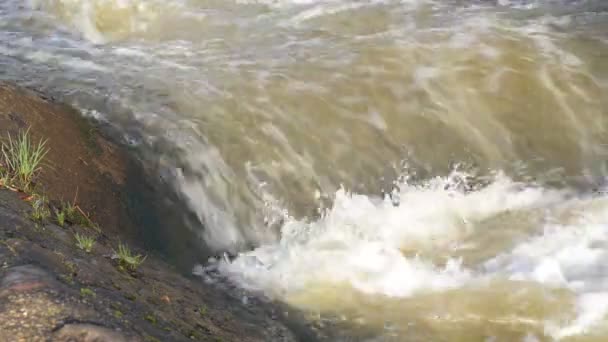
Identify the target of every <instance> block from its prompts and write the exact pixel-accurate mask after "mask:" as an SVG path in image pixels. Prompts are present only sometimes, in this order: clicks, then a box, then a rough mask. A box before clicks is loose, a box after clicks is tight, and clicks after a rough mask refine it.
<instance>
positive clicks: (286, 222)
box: [0, 0, 608, 342]
mask: <svg viewBox="0 0 608 342" xmlns="http://www.w3.org/2000/svg"><path fill="white" fill-rule="evenodd" d="M0 67H1V68H0V70H1V71H0V75H1V77H2V78H3V79H7V80H14V81H18V82H19V83H21V84H24V85H27V86H31V87H34V88H36V89H41V90H43V91H46V92H48V93H50V94H53V95H55V96H59V97H61V98H62V99H64V100H66V101H68V102H69V103H72V104H73V105H75V106H77V107H78V108H80V109H81V110H82V111H83V113H84V114H85V115H89V116H93V117H95V118H97V119H98V120H101V121H104V122H107V123H108V124H110V125H112V126H114V127H115V128H116V129H117V130H118V131H120V132H122V133H123V135H124V137H125V139H126V140H127V141H128V142H129V143H130V144H132V145H133V146H134V147H135V148H140V149H142V150H148V151H154V153H152V154H151V155H152V158H153V159H155V160H154V162H155V163H156V164H157V165H158V166H159V168H160V169H159V170H160V171H159V172H160V173H161V175H162V177H163V179H165V180H166V181H168V182H170V183H171V184H172V185H173V186H174V187H175V189H176V191H177V192H178V193H179V194H180V196H181V198H182V199H183V201H184V203H186V204H187V206H188V207H189V210H191V211H192V212H194V213H195V214H196V216H197V217H198V220H199V221H200V222H199V223H200V224H199V225H196V226H195V227H191V229H194V231H195V232H196V233H197V234H198V236H199V237H200V241H201V243H204V244H205V245H206V246H207V248H210V249H212V250H213V251H216V252H222V251H231V252H233V253H237V252H240V254H238V256H237V257H236V258H235V259H233V260H220V261H215V262H211V264H209V263H205V268H204V269H202V270H201V269H200V267H198V268H197V271H198V272H197V273H200V272H206V271H209V270H212V271H213V272H216V271H219V272H220V273H221V274H222V275H223V276H225V277H226V278H227V279H229V280H230V281H232V282H234V283H235V284H237V285H239V286H242V287H244V288H246V289H249V290H253V291H256V292H259V293H260V294H263V295H266V296H268V297H270V298H273V299H277V300H282V301H285V302H287V303H289V304H290V305H293V306H294V307H296V308H299V309H302V310H304V311H305V312H307V313H308V316H309V318H310V319H311V321H314V322H317V323H318V325H319V326H321V325H323V324H328V325H331V326H332V327H333V328H332V330H333V331H334V332H333V333H332V334H333V335H332V336H333V337H332V338H333V339H341V338H342V339H344V340H353V339H354V340H368V341H467V342H468V341H526V342H532V341H550V340H564V341H606V340H607V339H608V197H607V196H606V195H605V194H604V192H603V189H604V184H605V181H604V180H605V176H606V175H607V173H606V160H607V158H606V157H607V156H608V149H607V146H608V145H606V144H607V143H608V134H607V133H608V132H607V128H608V121H607V120H608V2H606V1H602V0H596V1H593V0H587V1H585V0H578V1H577V0H571V1H569V0H536V1H534V0H498V1H494V0H492V1H490V0H488V1H482V0H477V1H475V0H442V1H440V0H437V1H430V0H402V1H396V0H395V1H392V0H384V1H382V0H376V1H347V0H335V1H330V0H327V1H321V0H291V1H290V0H276V1H273V0H267V1H244V0H240V1H239V0H233V1H219V0H218V1H214V0H148V1H144V0H30V1H22V0H5V1H2V2H1V3H0ZM148 158H150V157H148ZM201 262H204V260H201Z"/></svg>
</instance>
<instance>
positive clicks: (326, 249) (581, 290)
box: [219, 174, 608, 339]
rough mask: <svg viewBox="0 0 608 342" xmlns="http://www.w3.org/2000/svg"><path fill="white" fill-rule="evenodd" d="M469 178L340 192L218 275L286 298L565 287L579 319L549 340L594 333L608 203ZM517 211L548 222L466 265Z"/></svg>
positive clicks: (603, 297)
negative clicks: (467, 183)
mask: <svg viewBox="0 0 608 342" xmlns="http://www.w3.org/2000/svg"><path fill="white" fill-rule="evenodd" d="M462 176H463V175H461V174H460V175H455V174H452V176H450V177H446V178H435V179H433V180H431V181H429V182H427V183H425V184H424V185H413V184H407V182H404V183H402V184H400V190H399V191H397V192H396V193H395V194H394V196H395V197H396V196H397V195H398V198H399V203H396V202H395V201H394V200H391V198H389V197H388V196H387V197H386V198H373V197H369V196H364V195H358V194H352V193H348V192H347V191H345V190H340V191H338V192H337V193H336V196H335V201H334V205H333V207H332V208H331V209H330V210H329V211H327V212H326V213H325V214H324V215H323V217H322V218H320V219H318V220H316V221H313V222H302V221H296V220H290V221H288V222H287V223H286V224H285V225H284V226H283V229H282V236H281V240H280V241H279V242H278V243H276V244H270V245H265V246H262V247H259V248H257V249H255V250H253V251H250V252H245V253H241V254H240V255H239V256H238V257H237V258H236V259H235V260H233V261H228V260H223V261H221V262H220V265H219V269H220V271H221V272H222V273H223V274H225V275H226V276H228V277H229V278H230V279H231V280H232V281H235V282H236V283H238V284H239V285H241V286H242V287H245V288H248V289H251V290H256V291H262V292H264V293H265V294H266V295H269V296H271V297H275V298H281V299H284V300H288V299H289V298H290V297H293V296H295V295H298V294H299V293H302V292H309V291H313V292H314V290H313V289H315V288H324V287H327V286H330V287H332V286H346V287H351V288H353V289H355V290H356V291H359V292H361V293H364V294H367V295H371V296H374V295H381V296H389V297H397V298H398V297H415V296H417V295H420V294H424V293H433V292H437V291H446V290H450V289H458V288H465V287H469V288H470V287H473V288H475V287H480V286H481V287H484V286H488V284H489V283H491V281H493V280H494V281H496V280H500V279H505V280H507V281H510V282H513V284H517V283H535V284H540V285H542V286H545V287H547V288H563V289H566V290H567V291H570V292H571V293H573V294H574V298H575V301H576V308H574V309H573V311H575V313H574V314H575V315H576V318H575V319H574V320H571V321H569V322H564V321H563V320H560V319H558V318H555V319H551V318H547V319H546V321H544V323H542V324H543V325H544V327H545V333H546V334H547V335H548V336H551V337H552V338H554V339H563V338H566V337H568V336H573V335H577V334H582V333H589V331H590V329H591V328H592V327H594V328H595V327H597V326H598V324H600V323H601V322H603V319H604V318H605V316H606V313H608V309H606V308H608V305H606V303H608V267H605V266H604V264H605V262H604V260H606V258H607V257H608V214H606V210H605V208H606V204H607V203H606V201H605V200H604V199H602V198H589V199H567V196H566V193H565V192H563V191H555V190H548V189H543V188H540V187H536V186H526V185H524V184H520V183H516V182H513V181H511V180H509V179H508V178H506V177H504V176H501V175H499V176H497V177H496V178H495V179H494V180H493V181H492V182H491V183H490V184H489V185H487V186H485V187H480V188H478V189H476V190H474V191H468V190H467V188H466V187H462V183H461V182H462V179H463V177H462ZM513 212H518V213H520V214H522V215H525V213H526V212H540V213H542V215H545V219H544V221H546V222H547V223H546V225H545V226H544V227H539V228H540V230H537V232H536V233H534V232H531V235H529V236H530V237H528V238H526V239H524V240H521V241H515V246H514V247H513V248H508V249H507V250H503V251H497V252H496V253H497V254H495V256H493V257H491V258H489V259H487V260H486V261H484V262H482V263H481V264H479V265H467V266H465V265H464V264H463V262H462V258H461V255H459V252H460V251H462V249H461V248H460V247H466V248H463V249H467V248H469V247H470V246H464V245H465V243H466V240H468V239H469V238H470V237H471V236H476V235H483V234H484V231H483V229H488V228H487V227H486V226H484V224H483V223H484V222H485V221H487V220H488V219H491V218H493V217H497V216H501V215H508V214H510V213H513ZM558 219H559V220H558ZM552 222H553V223H552ZM557 222H559V223H557ZM511 228H513V229H517V227H511ZM505 229H510V227H506V228H505ZM477 248H482V249H483V248H490V247H489V246H477ZM433 256H435V257H433ZM437 256H439V257H437ZM513 319H516V318H513ZM522 319H523V318H522ZM524 320H525V319H524Z"/></svg>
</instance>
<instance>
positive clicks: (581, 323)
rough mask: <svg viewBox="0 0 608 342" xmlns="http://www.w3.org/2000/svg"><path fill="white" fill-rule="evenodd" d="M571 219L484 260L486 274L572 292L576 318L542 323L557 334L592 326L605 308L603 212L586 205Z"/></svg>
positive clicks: (607, 268) (607, 245)
mask: <svg viewBox="0 0 608 342" xmlns="http://www.w3.org/2000/svg"><path fill="white" fill-rule="evenodd" d="M581 215H582V216H581V218H580V219H578V220H577V221H576V222H574V223H572V224H555V225H550V226H548V227H546V229H545V231H544V232H543V234H542V235H540V236H536V237H532V238H531V239H530V240H528V241H526V242H524V243H521V244H519V245H518V246H517V247H516V248H514V249H513V251H511V252H509V253H507V254H504V255H499V256H497V257H496V258H493V259H492V260H489V261H487V262H486V263H485V264H484V268H485V269H486V271H487V272H489V273H490V274H496V275H508V276H509V277H510V278H511V279H513V280H523V281H533V282H539V283H542V284H544V285H547V286H553V287H561V288H567V289H569V290H571V291H572V292H574V293H575V294H576V299H577V307H576V311H577V318H576V319H575V320H574V321H572V322H570V323H569V324H567V325H566V326H560V325H559V324H558V323H556V322H548V323H547V326H546V328H547V332H548V333H549V335H551V336H552V337H554V338H556V339H562V338H566V337H569V336H573V335H579V334H583V333H589V332H592V330H591V329H592V328H593V327H595V326H596V325H597V324H598V323H600V322H601V321H602V320H603V319H605V317H606V314H607V313H608V265H606V260H608V212H606V210H605V208H604V209H601V210H599V211H594V210H591V209H590V208H587V210H586V211H584V212H582V213H581Z"/></svg>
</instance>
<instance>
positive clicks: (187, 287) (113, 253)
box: [0, 84, 296, 342]
mask: <svg viewBox="0 0 608 342" xmlns="http://www.w3.org/2000/svg"><path fill="white" fill-rule="evenodd" d="M27 129H29V130H30V134H31V137H32V140H33V141H40V140H47V145H48V147H49V149H50V150H49V153H48V156H47V158H46V159H48V161H47V162H46V164H45V165H44V167H43V171H42V173H41V174H40V175H39V177H37V179H36V180H35V184H34V187H33V189H35V190H32V189H31V190H29V191H23V189H18V188H15V187H12V186H10V185H8V184H2V183H0V341H118V342H120V341H185V340H199V341H294V340H296V337H295V336H294V334H293V333H292V332H291V331H290V330H289V329H288V328H287V327H286V325H285V324H284V323H283V322H282V321H281V320H280V319H277V314H275V313H274V311H275V308H274V307H272V306H271V305H252V304H251V303H248V304H247V303H243V302H242V301H241V300H239V298H237V297H236V296H231V295H228V294H227V293H225V292H223V291H220V290H218V289H217V288H216V287H214V286H213V285H209V284H205V283H204V282H202V281H200V280H199V279H197V278H190V277H188V275H184V274H182V273H180V272H179V271H178V270H177V269H176V268H175V267H174V266H173V264H169V263H167V262H165V261H164V259H163V258H162V257H161V256H158V255H156V254H155V252H154V251H151V250H143V249H145V244H143V243H139V241H138V240H137V234H130V233H129V232H133V231H135V232H138V231H139V232H141V231H144V230H145V227H137V225H138V221H137V219H133V217H134V216H133V215H132V213H131V212H130V210H128V208H129V206H128V203H129V198H131V197H130V196H129V194H128V192H129V191H130V190H129V189H130V187H131V186H132V185H130V184H129V179H130V178H133V179H136V180H137V181H138V182H141V180H142V179H144V178H145V177H144V175H137V174H135V176H133V175H131V176H129V174H130V173H133V172H134V171H133V170H137V169H134V168H132V167H130V166H129V165H130V164H129V163H131V161H129V158H128V156H127V155H125V154H124V153H123V151H122V150H121V148H120V147H119V146H117V145H115V144H114V143H112V142H111V141H110V140H109V139H106V138H104V137H103V136H102V135H101V134H100V133H99V132H97V131H96V129H95V128H94V126H90V125H89V123H88V122H86V120H82V119H81V118H80V116H79V115H78V113H77V112H76V111H75V110H74V109H72V108H69V107H67V106H64V105H61V104H58V103H55V102H54V101H50V100H47V99H45V98H43V97H41V96H39V95H37V94H35V93H33V92H31V91H28V90H24V89H21V88H18V87H16V86H13V85H7V84H1V85H0V139H4V141H6V137H7V136H8V134H10V135H11V136H12V137H16V136H17V135H18V134H19V132H20V131H23V130H27ZM38 193H42V194H43V195H39V194H38ZM40 196H43V198H45V199H47V200H46V202H45V203H43V204H40V203H35V202H38V199H39V198H41V197H40ZM70 201H71V204H70V205H71V206H72V210H76V209H77V211H78V215H80V216H81V219H72V218H70V217H68V218H65V219H63V220H62V219H58V217H56V215H58V213H59V212H60V211H61V210H63V209H61V208H62V207H63V205H64V204H65V203H66V202H70ZM39 205H43V206H45V207H46V208H45V210H46V209H48V211H47V212H46V214H45V215H37V213H36V210H38V209H40V208H37V206H39ZM75 208H76V209H75ZM152 208H153V207H152ZM68 216H70V215H68ZM93 221H95V223H93ZM133 227H135V228H133ZM77 236H79V237H82V236H86V237H91V239H92V240H93V239H94V243H93V244H92V246H89V247H90V248H86V247H85V246H83V244H82V243H79V242H78V240H77ZM121 241H122V242H125V241H127V242H128V246H130V247H129V248H130V249H131V250H130V252H131V253H132V255H133V256H136V255H147V258H146V259H145V261H144V262H143V263H141V264H139V263H138V264H137V265H132V266H133V267H129V266H130V265H128V264H127V265H125V264H122V263H121V260H120V259H117V249H118V248H119V247H118V246H119V244H120V243H121ZM125 245H127V244H126V243H125ZM279 316H280V315H279Z"/></svg>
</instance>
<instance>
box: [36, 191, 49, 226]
mask: <svg viewBox="0 0 608 342" xmlns="http://www.w3.org/2000/svg"><path fill="white" fill-rule="evenodd" d="M32 209H33V210H32V219H33V220H34V221H38V222H42V221H45V220H46V219H48V218H49V217H51V211H50V210H49V207H48V205H47V199H46V197H45V196H37V195H36V196H34V199H33V200H32Z"/></svg>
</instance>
